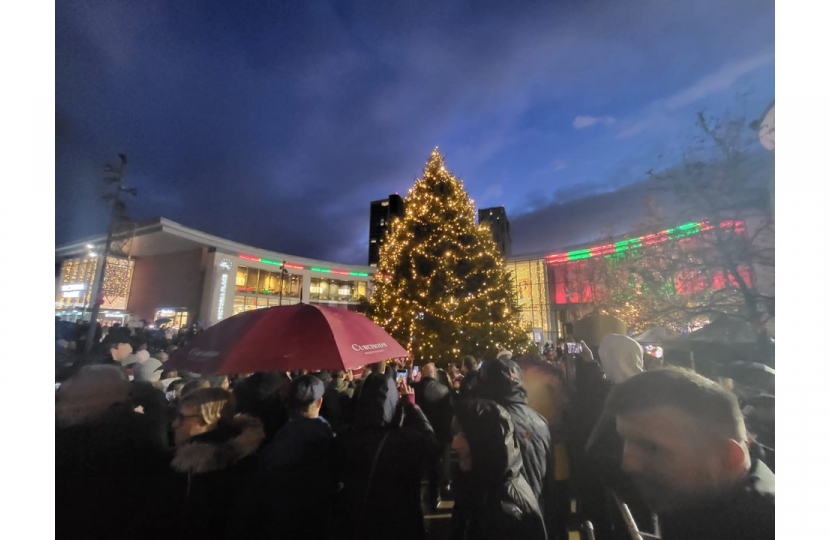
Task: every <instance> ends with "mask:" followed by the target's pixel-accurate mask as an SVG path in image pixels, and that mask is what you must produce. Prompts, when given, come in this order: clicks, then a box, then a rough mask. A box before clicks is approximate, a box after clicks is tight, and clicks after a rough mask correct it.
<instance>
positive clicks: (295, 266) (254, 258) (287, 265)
mask: <svg viewBox="0 0 830 540" xmlns="http://www.w3.org/2000/svg"><path fill="white" fill-rule="evenodd" d="M239 258H240V259H247V260H249V261H256V262H262V259H261V258H260V257H254V256H253V255H247V254H245V253H240V254H239ZM280 266H283V267H285V268H293V269H295V270H302V269H303V268H305V266H303V265H300V264H288V263H282V264H280ZM346 273H347V274H348V272H346Z"/></svg>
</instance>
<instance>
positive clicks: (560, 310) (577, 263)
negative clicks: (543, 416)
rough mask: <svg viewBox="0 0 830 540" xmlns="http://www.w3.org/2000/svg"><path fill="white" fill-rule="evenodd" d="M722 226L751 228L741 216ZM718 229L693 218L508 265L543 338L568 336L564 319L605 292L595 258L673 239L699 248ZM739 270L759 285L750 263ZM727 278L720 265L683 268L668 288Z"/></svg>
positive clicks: (696, 288)
mask: <svg viewBox="0 0 830 540" xmlns="http://www.w3.org/2000/svg"><path fill="white" fill-rule="evenodd" d="M719 226H720V227H721V228H722V229H725V230H728V231H730V232H732V233H735V234H745V233H746V229H745V225H744V223H743V222H741V221H724V222H722V223H720V225H719ZM713 229H714V226H713V225H712V224H710V223H709V222H707V221H702V222H691V223H686V224H683V225H680V226H678V227H674V228H670V229H666V230H663V231H659V232H656V233H651V234H647V235H644V236H638V237H634V238H626V239H622V240H619V241H616V242H607V243H602V244H599V245H588V246H583V247H579V248H578V249H571V250H569V251H564V252H560V253H553V254H550V255H545V256H537V257H524V258H521V257H513V258H511V259H510V260H509V261H507V263H506V265H507V269H508V271H510V272H511V277H512V278H513V286H514V292H515V294H516V299H517V302H518V305H519V309H520V310H521V314H522V319H523V320H524V321H525V322H527V323H528V324H531V325H532V326H533V327H534V328H541V329H542V330H543V333H544V339H543V340H542V341H554V340H555V339H557V338H561V337H565V328H564V325H565V323H566V322H573V321H577V320H579V319H581V318H582V317H584V316H586V315H588V314H589V313H591V312H592V311H593V310H594V305H593V303H594V300H595V297H597V298H598V297H600V296H601V295H602V294H603V291H602V287H601V286H600V285H599V284H598V283H597V282H596V279H595V273H594V264H593V263H594V261H596V260H598V259H599V258H606V259H623V258H625V257H628V256H631V255H637V254H639V253H641V251H642V250H643V249H644V248H648V249H654V250H659V249H662V248H661V244H664V243H666V242H673V244H671V245H675V244H674V242H676V243H677V244H676V245H677V246H678V247H679V249H680V250H681V251H685V252H694V251H695V250H699V249H700V248H701V247H702V246H704V244H701V242H706V235H705V234H701V233H707V232H709V231H712V230H713ZM667 245H668V244H667ZM543 268H544V270H542V269H543ZM739 273H740V274H741V277H742V278H743V280H744V281H745V282H746V283H747V284H748V285H750V286H754V283H755V280H754V276H753V272H752V271H751V270H750V268H749V267H740V268H739ZM727 280H728V278H727V276H725V275H724V273H723V271H721V270H717V269H714V270H710V271H707V272H702V271H701V272H684V273H681V274H678V275H677V276H675V278H674V280H673V282H671V283H669V284H668V287H669V289H670V290H668V291H667V293H668V294H682V295H689V294H694V293H698V292H701V291H704V290H720V289H723V288H725V287H726V286H727ZM534 339H536V337H534ZM536 341H538V339H536Z"/></svg>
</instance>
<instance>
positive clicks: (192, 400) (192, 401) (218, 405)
mask: <svg viewBox="0 0 830 540" xmlns="http://www.w3.org/2000/svg"><path fill="white" fill-rule="evenodd" d="M185 406H188V407H193V408H194V409H196V410H197V411H198V413H199V415H200V416H201V417H202V421H203V422H204V423H205V424H206V425H207V426H209V427H211V428H213V427H215V426H216V425H217V424H218V423H220V422H228V421H230V420H232V419H233V417H234V415H235V414H236V399H235V398H234V396H233V394H232V393H231V392H229V391H227V390H225V389H224V388H202V389H200V390H195V391H193V392H190V393H188V394H187V395H186V396H184V397H183V398H182V400H181V401H180V404H179V407H185Z"/></svg>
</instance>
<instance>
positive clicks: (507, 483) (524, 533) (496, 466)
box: [452, 400, 547, 540]
mask: <svg viewBox="0 0 830 540" xmlns="http://www.w3.org/2000/svg"><path fill="white" fill-rule="evenodd" d="M456 419H457V420H458V424H459V425H460V427H461V430H462V431H463V432H464V436H465V438H466V440H467V444H468V445H469V448H470V457H471V460H472V469H471V470H470V471H469V472H467V473H461V474H460V476H459V478H458V479H457V481H458V483H460V484H464V485H465V488H466V489H464V490H462V491H461V493H462V494H464V495H466V496H461V497H457V500H456V501H455V506H454V508H453V518H452V519H453V522H452V529H453V532H452V538H453V540H486V539H493V540H496V539H498V540H501V539H510V538H516V539H519V538H521V539H523V540H545V539H546V538H547V536H546V533H545V525H544V522H543V520H542V514H541V512H540V510H539V505H538V504H537V503H536V498H535V497H534V496H533V492H532V491H531V489H530V486H529V485H528V483H527V481H526V480H525V479H524V477H523V476H522V474H521V468H522V456H521V452H520V451H519V446H518V443H517V442H516V438H515V437H514V434H513V422H512V421H511V420H510V415H509V413H508V412H507V411H506V410H505V409H504V408H502V407H500V406H499V405H497V404H496V403H494V402H492V401H486V400H469V401H466V402H465V403H463V404H460V405H459V407H458V410H457V412H456Z"/></svg>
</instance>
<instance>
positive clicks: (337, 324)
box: [165, 304, 407, 374]
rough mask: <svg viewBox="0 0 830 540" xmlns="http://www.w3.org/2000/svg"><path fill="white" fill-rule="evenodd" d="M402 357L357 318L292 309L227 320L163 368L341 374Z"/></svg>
mask: <svg viewBox="0 0 830 540" xmlns="http://www.w3.org/2000/svg"><path fill="white" fill-rule="evenodd" d="M405 356H407V352H406V349H404V348H403V347H401V346H400V345H399V344H398V343H397V342H396V341H395V340H394V339H392V337H391V336H390V335H389V334H387V333H386V332H385V331H384V330H383V329H382V328H381V327H380V326H378V325H376V324H375V323H374V322H372V321H371V320H369V319H368V318H367V317H365V316H364V315H361V314H360V313H355V312H353V311H348V310H346V309H343V308H333V307H327V306H320V305H312V304H295V305H292V306H275V307H271V308H264V309H256V310H253V311H247V312H245V313H240V314H238V315H234V316H233V317H229V318H227V319H225V320H224V321H221V322H220V323H218V324H216V325H214V326H212V327H210V328H208V329H207V330H205V331H204V332H202V333H201V334H199V335H198V336H197V337H196V338H195V339H194V340H193V341H191V342H190V343H188V344H187V345H186V346H185V347H182V348H181V349H178V350H176V352H174V353H173V355H172V356H171V357H170V360H169V361H168V362H167V363H166V364H165V367H166V368H167V369H171V368H181V369H185V370H187V371H192V372H194V373H220V374H231V373H255V372H259V371H293V370H297V369H331V370H340V369H351V368H356V367H359V366H363V365H366V364H373V363H376V362H382V361H384V360H387V359H389V358H402V357H405Z"/></svg>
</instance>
